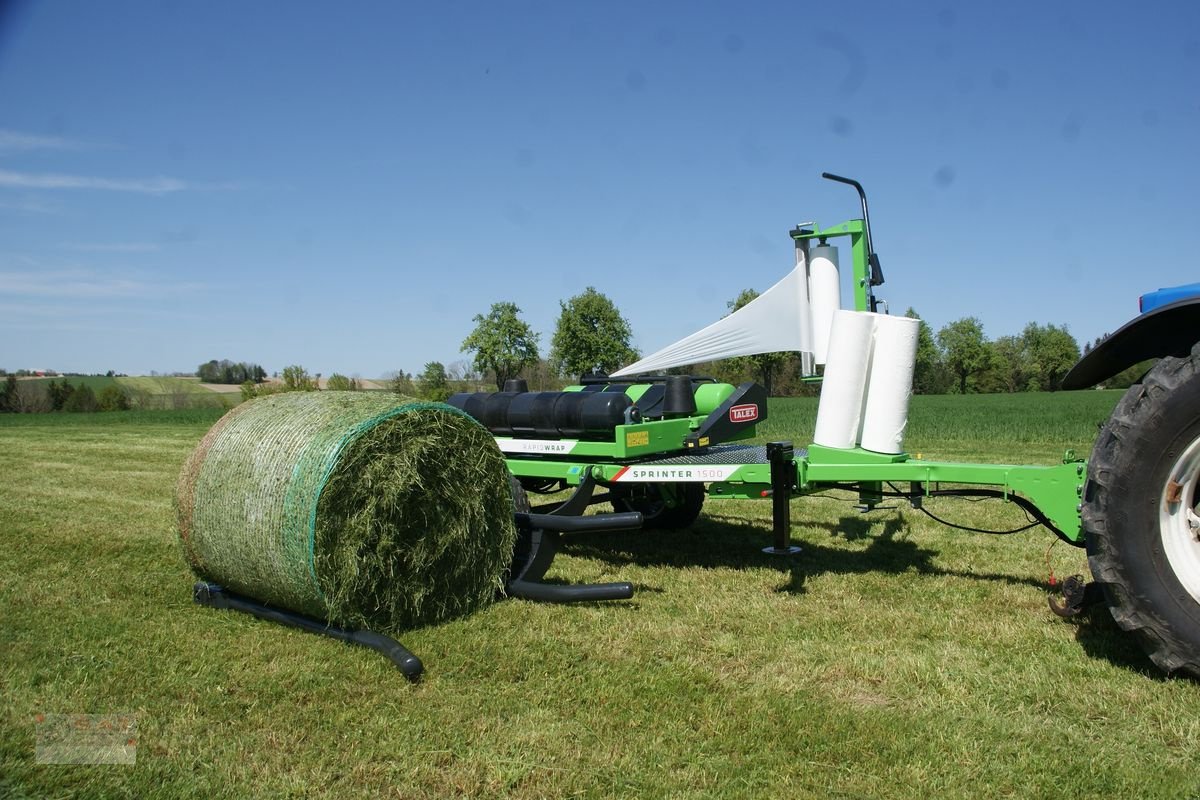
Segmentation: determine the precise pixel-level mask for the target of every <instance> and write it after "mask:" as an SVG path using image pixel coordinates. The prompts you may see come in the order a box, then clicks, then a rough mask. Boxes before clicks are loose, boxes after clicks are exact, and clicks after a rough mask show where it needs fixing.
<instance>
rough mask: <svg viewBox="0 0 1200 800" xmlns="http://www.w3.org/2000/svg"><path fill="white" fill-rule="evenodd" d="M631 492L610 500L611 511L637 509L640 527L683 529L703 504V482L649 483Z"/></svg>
mask: <svg viewBox="0 0 1200 800" xmlns="http://www.w3.org/2000/svg"><path fill="white" fill-rule="evenodd" d="M634 492H635V493H634V494H629V495H625V496H622V497H614V498H613V499H612V507H613V511H618V512H621V511H639V512H641V514H642V528H644V529H646V530H652V529H658V530H676V529H678V528H686V527H688V526H689V525H691V524H692V523H693V522H695V521H696V517H698V516H700V509H702V508H703V507H704V497H705V494H704V484H703V483H649V484H646V485H644V486H642V487H638V489H636V490H634Z"/></svg>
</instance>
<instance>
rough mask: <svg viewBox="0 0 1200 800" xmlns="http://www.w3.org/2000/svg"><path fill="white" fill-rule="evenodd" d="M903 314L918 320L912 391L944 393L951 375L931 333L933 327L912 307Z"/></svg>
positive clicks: (948, 385) (918, 392) (946, 390)
mask: <svg viewBox="0 0 1200 800" xmlns="http://www.w3.org/2000/svg"><path fill="white" fill-rule="evenodd" d="M904 316H906V317H908V318H909V319H916V320H920V323H919V325H918V326H917V358H916V363H915V364H914V366H913V391H914V392H915V393H917V394H945V393H946V392H948V391H949V390H950V383H951V377H950V373H949V371H948V370H947V368H946V363H945V359H944V358H943V356H942V350H941V348H940V347H938V343H937V338H936V337H935V336H934V335H933V328H931V327H930V326H929V323H928V322H926V321H925V320H923V319H921V316H920V315H919V314H918V313H917V312H916V311H915V310H914V309H912V308H909V309H908V310H907V311H905V312H904Z"/></svg>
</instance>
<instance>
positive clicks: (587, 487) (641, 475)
mask: <svg viewBox="0 0 1200 800" xmlns="http://www.w3.org/2000/svg"><path fill="white" fill-rule="evenodd" d="M822 177H825V178H828V179H830V180H834V181H838V182H840V183H845V184H848V185H850V186H853V187H854V188H856V189H857V190H858V193H859V197H860V199H861V202H862V212H863V215H862V218H861V219H853V220H850V221H848V222H843V223H841V224H839V225H834V226H832V227H829V228H820V227H819V226H817V225H815V224H813V223H806V224H804V225H801V226H797V227H796V228H795V229H794V230H792V231H791V237H792V239H793V240H794V242H795V245H796V248H797V250H798V251H802V253H798V258H805V259H806V258H807V251H808V245H809V243H810V242H811V241H812V240H814V239H815V240H818V241H819V242H820V243H824V242H826V240H829V239H835V238H842V237H848V238H849V239H850V251H851V256H852V263H853V268H852V274H853V277H852V280H853V288H854V307H855V309H856V310H858V311H875V310H876V308H877V301H876V299H875V296H874V291H873V290H874V287H875V286H878V285H879V284H881V283H883V273H882V269H881V268H880V265H879V258H878V256H877V255H876V253H875V251H874V248H873V244H872V240H871V230H870V217H869V214H868V209H867V200H866V195H865V193H864V192H863V189H862V186H861V185H859V184H858V182H857V181H853V180H851V179H848V178H842V177H840V176H837V175H830V174H828V173H825V174H824V175H823V176H822ZM752 385H753V384H743V386H742V387H738V390H739V391H741V390H743V389H744V388H745V387H747V386H752ZM585 388H586V387H584V386H575V387H569V388H568V390H567V391H572V390H574V391H581V390H585ZM627 391H628V393H629V394H630V395H631V396H633V395H636V394H640V393H641V392H643V391H645V387H644V386H634V387H631V388H630V389H629V390H627ZM760 391H761V390H760ZM633 399H634V400H636V399H637V397H633ZM716 399H717V398H714V401H713V403H710V404H709V405H703V404H699V405H700V407H699V408H697V410H696V412H695V413H694V414H690V415H686V416H679V417H676V418H673V419H667V418H664V419H659V420H645V421H636V422H634V421H631V422H628V423H627V424H624V425H618V426H616V427H615V429H614V430H613V434H612V438H611V439H604V440H602V441H587V440H565V439H529V438H516V437H507V436H497V437H496V442H497V444H498V445H499V446H500V448H501V450H503V451H504V452H505V453H506V455H507V460H508V467H509V469H510V470H511V471H512V473H513V474H514V475H516V476H517V477H518V478H524V479H526V480H533V481H536V480H541V481H556V482H559V485H561V486H567V487H574V488H575V493H574V494H573V496H572V497H571V498H570V499H569V500H568V501H567V502H566V503H563V504H562V505H560V506H558V508H557V509H556V511H555V512H554V513H564V514H570V513H574V514H578V513H582V511H583V510H584V509H585V508H586V506H587V505H588V504H591V503H596V502H601V501H603V500H604V499H605V498H604V497H596V496H594V494H593V490H594V489H595V488H596V487H597V486H604V487H608V488H609V489H610V490H611V489H613V488H616V489H618V490H619V489H620V488H622V484H624V485H625V486H629V485H631V484H649V485H655V486H658V487H663V488H665V487H669V486H671V485H672V484H679V483H701V484H705V485H706V486H707V493H708V495H709V496H710V497H718V498H740V499H759V498H771V499H772V500H773V517H774V526H773V527H774V531H775V541H774V546H773V547H771V548H766V549H767V550H768V551H770V552H776V553H784V552H792V551H793V550H794V549H793V548H791V547H790V544H789V530H790V516H789V511H788V508H789V506H788V500H789V499H790V498H791V497H792V496H794V495H803V494H809V493H813V492H817V491H822V490H825V489H829V488H844V489H851V490H854V491H857V492H858V494H859V499H860V504H861V505H860V507H862V508H864V509H865V510H870V509H871V508H874V507H875V506H876V505H878V504H879V503H880V502H881V501H882V500H883V498H884V497H895V496H900V497H903V498H906V499H908V501H909V502H911V503H913V504H914V505H917V504H919V503H921V502H922V500H923V499H924V498H926V497H931V496H937V495H944V494H957V495H973V496H990V497H997V498H1002V499H1005V500H1011V501H1014V502H1016V503H1018V504H1019V505H1021V506H1022V507H1024V508H1025V509H1026V510H1027V511H1029V512H1030V514H1031V515H1032V516H1033V517H1034V518H1035V519H1036V520H1037V521H1038V522H1041V523H1042V524H1043V525H1045V526H1046V527H1048V528H1050V529H1051V530H1052V531H1053V532H1054V533H1056V534H1057V535H1058V536H1059V537H1060V538H1062V539H1063V540H1065V541H1067V542H1069V543H1071V544H1074V545H1077V546H1082V544H1083V531H1082V528H1081V524H1080V508H1081V506H1080V503H1081V499H1082V494H1083V484H1084V480H1085V475H1086V472H1087V465H1086V463H1085V462H1084V460H1083V459H1077V458H1075V456H1074V454H1073V453H1072V452H1071V451H1067V453H1066V454H1065V455H1064V457H1063V460H1062V463H1060V464H1056V465H1051V466H1025V465H1005V464H971V463H957V462H943V461H928V460H925V459H922V458H916V457H913V456H911V455H909V454H907V453H901V454H898V455H888V454H880V453H875V452H870V451H867V450H863V449H861V448H854V449H847V450H843V449H834V448H828V447H822V446H819V445H815V444H814V445H810V446H808V447H807V448H806V449H803V450H800V451H796V450H794V448H793V447H792V445H791V443H790V442H773V443H770V444H768V445H766V446H765V447H761V446H760V447H750V446H745V445H740V446H739V445H737V444H735V443H736V442H740V441H744V440H746V439H750V438H753V437H754V436H755V429H754V426H753V425H748V426H742V427H741V428H739V429H737V430H736V431H734V432H732V434H731V435H729V436H726V437H725V438H723V439H720V440H718V439H715V437H714V439H713V440H710V439H709V438H708V437H707V436H704V435H703V433H704V431H705V429H706V426H708V425H710V424H711V422H712V419H713V417H714V415H716V414H718V413H724V412H725V411H727V409H726V408H725V407H721V408H715V407H713V405H714V404H715V402H716ZM762 402H763V403H764V404H765V402H766V398H765V393H763V394H762ZM943 484H949V485H951V488H944V487H943ZM900 486H903V487H904V488H902V489H901V488H897V487H900ZM964 487H967V488H964ZM667 494H669V491H668V492H667Z"/></svg>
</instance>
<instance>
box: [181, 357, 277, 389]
mask: <svg viewBox="0 0 1200 800" xmlns="http://www.w3.org/2000/svg"><path fill="white" fill-rule="evenodd" d="M196 377H198V378H199V379H200V381H201V382H202V383H228V384H237V383H244V382H245V381H253V382H254V383H262V382H263V381H264V380H266V378H267V371H266V370H265V369H263V368H262V367H261V366H259V365H258V364H249V363H246V362H245V361H238V362H234V361H230V360H229V359H227V358H223V359H221V360H220V361H217V360H216V359H215V358H214V359H213V360H212V361H208V362H206V363H204V364H201V365H200V366H199V367H197V368H196Z"/></svg>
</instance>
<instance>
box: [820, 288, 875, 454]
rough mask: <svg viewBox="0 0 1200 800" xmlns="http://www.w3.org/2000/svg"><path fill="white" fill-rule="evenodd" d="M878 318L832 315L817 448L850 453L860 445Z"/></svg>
mask: <svg viewBox="0 0 1200 800" xmlns="http://www.w3.org/2000/svg"><path fill="white" fill-rule="evenodd" d="M876 316H878V315H877V314H868V313H863V312H859V311H840V310H839V311H838V312H837V313H836V314H834V315H833V325H832V326H831V329H830V338H829V360H828V361H827V362H826V364H825V378H824V380H822V382H821V402H820V405H818V406H817V427H816V431H815V432H814V433H813V443H814V444H819V445H823V446H825V447H838V448H842V449H850V448H853V447H854V446H855V445H856V444H857V443H858V433H859V428H860V427H861V420H862V413H863V396H864V392H865V391H866V388H867V367H868V365H869V364H870V360H871V339H872V334H873V332H874V330H875V324H874V317H876Z"/></svg>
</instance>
